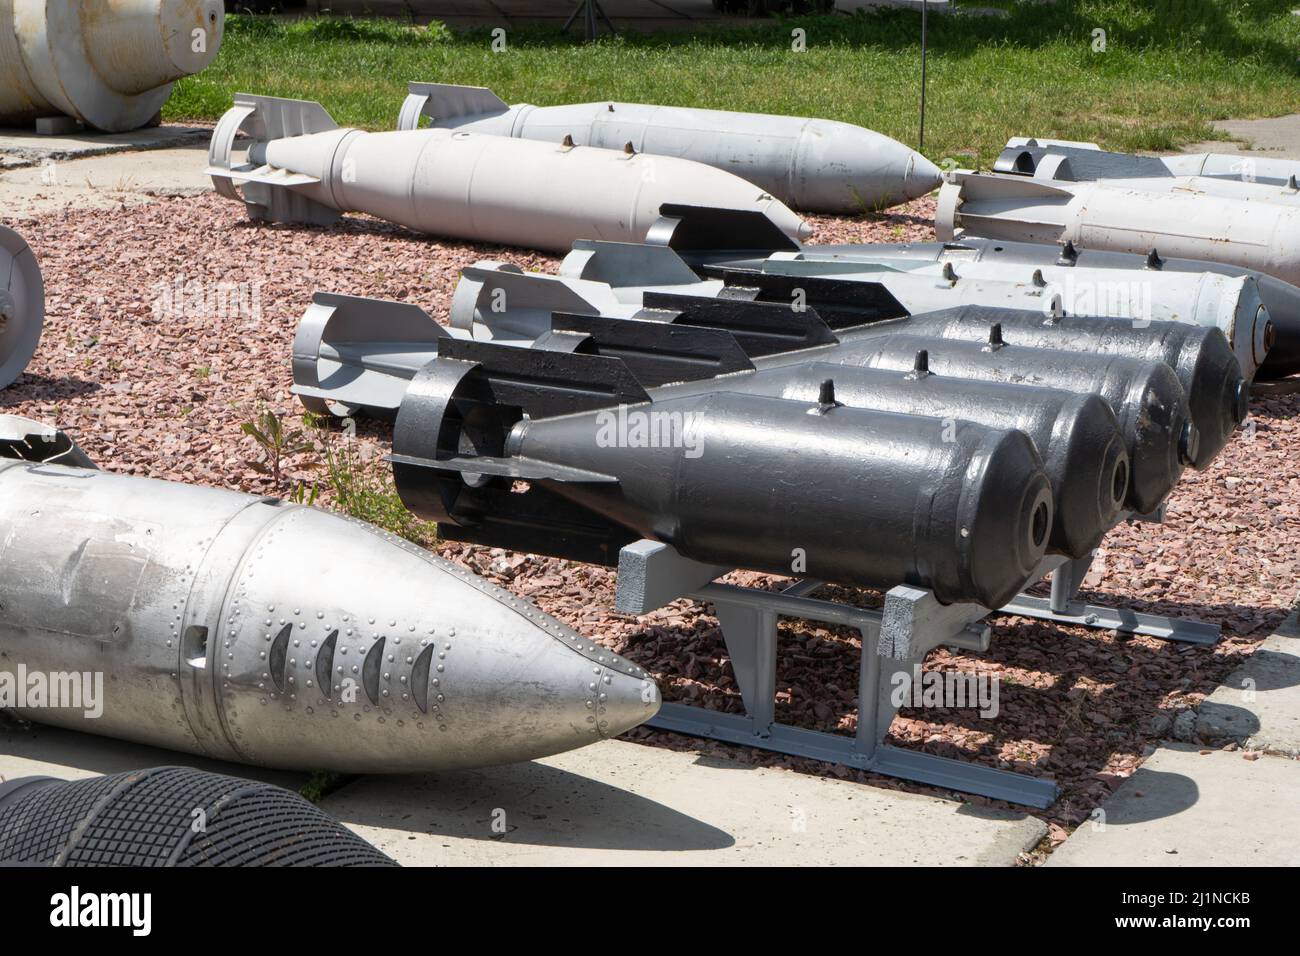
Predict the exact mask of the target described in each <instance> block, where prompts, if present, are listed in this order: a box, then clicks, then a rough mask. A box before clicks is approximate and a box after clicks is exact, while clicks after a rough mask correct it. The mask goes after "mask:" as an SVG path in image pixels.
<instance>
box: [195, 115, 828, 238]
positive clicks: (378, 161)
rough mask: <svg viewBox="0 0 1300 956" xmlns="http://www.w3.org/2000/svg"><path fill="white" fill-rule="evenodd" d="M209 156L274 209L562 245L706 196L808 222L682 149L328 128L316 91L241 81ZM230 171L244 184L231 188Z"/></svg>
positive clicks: (291, 217) (786, 227)
mask: <svg viewBox="0 0 1300 956" xmlns="http://www.w3.org/2000/svg"><path fill="white" fill-rule="evenodd" d="M313 107H314V109H313ZM262 114H267V115H262ZM249 123H251V124H252V129H251V130H250V132H251V133H252V134H253V135H254V136H256V137H257V140H256V141H255V142H254V143H253V145H252V146H251V147H250V148H249V150H248V158H249V162H248V163H247V164H244V165H243V166H241V167H237V168H235V167H231V165H230V154H231V148H232V145H233V141H234V136H235V134H236V133H237V132H238V131H239V130H240V129H242V128H244V126H245V125H246V124H249ZM259 124H260V125H259ZM209 158H210V160H211V165H210V167H209V170H208V172H209V173H210V174H211V175H212V176H213V177H214V180H215V181H216V185H217V187H218V190H219V191H221V192H222V194H223V195H227V196H230V197H232V198H236V199H239V198H243V199H244V201H245V202H246V203H248V205H249V207H250V210H252V211H253V212H254V213H255V215H257V216H258V217H260V218H268V219H273V220H276V219H278V220H284V221H299V220H305V221H317V222H320V221H328V220H329V219H330V218H331V217H335V216H337V214H338V213H340V212H362V213H369V214H370V215H373V216H378V217H379V218H381V219H386V220H388V221H390V222H395V223H398V224H399V225H403V226H407V227H409V228H411V229H415V230H418V231H420V232H427V233H430V234H433V235H443V236H452V237H455V238H459V239H468V240H474V241H479V242H493V243H503V244H506V245H517V246H525V247H528V248H535V249H555V250H567V249H568V248H569V247H570V246H571V245H572V244H573V243H574V242H575V241H576V240H578V239H582V238H589V237H593V236H594V237H598V238H605V239H619V240H628V241H632V240H640V239H642V238H644V236H645V234H646V232H647V231H649V229H650V227H651V226H652V225H653V224H654V223H655V222H656V221H658V219H659V218H660V215H659V209H660V207H661V206H662V205H663V204H665V203H677V202H691V201H710V202H713V203H714V204H716V205H719V206H725V207H731V208H735V209H744V210H752V211H756V212H760V213H762V214H763V215H765V216H766V217H768V218H769V219H770V220H771V221H772V222H773V223H775V224H776V225H777V226H778V227H779V228H780V229H781V230H783V231H784V232H785V233H786V234H787V235H790V236H796V237H802V236H807V235H809V234H810V233H811V229H810V228H809V227H808V226H807V225H805V224H804V223H803V222H802V221H801V220H800V219H799V217H798V216H796V215H795V214H794V213H793V212H792V211H791V210H790V209H789V208H788V207H786V206H785V205H784V204H783V203H781V202H780V201H778V200H776V199H774V198H773V197H772V196H770V195H768V194H767V193H764V192H763V190H761V189H760V188H759V187H757V186H754V185H752V184H751V183H747V182H745V181H744V180H743V179H740V178H739V177H738V176H734V175H732V174H731V173H728V172H725V171H724V170H720V169H714V168H712V167H710V166H705V165H703V164H700V163H693V162H691V161H689V160H685V159H675V158H672V157H668V156H649V155H646V154H642V153H636V152H631V153H629V152H624V151H623V150H607V149H596V148H593V147H588V146H574V145H571V144H566V143H564V142H561V141H556V142H552V143H542V142H534V141H531V140H519V139H511V138H509V137H502V136H490V135H487V134H484V133H471V132H463V131H456V130H445V129H421V130H401V131H396V132H385V133H368V132H365V131H363V130H359V129H348V128H339V127H338V126H337V125H336V124H334V122H333V120H331V119H330V118H329V116H328V115H327V114H326V113H325V112H324V110H323V109H321V108H320V105H319V104H317V103H308V102H305V101H295V100H279V99H276V98H273V97H256V96H253V97H250V96H245V95H244V94H240V96H239V97H237V98H236V105H235V107H234V108H233V109H232V110H230V111H228V112H227V114H226V116H225V117H223V119H222V121H221V123H219V124H218V127H217V130H216V131H215V132H214V134H213V140H212V146H211V148H210V152H209ZM236 182H244V183H247V184H249V186H251V187H252V190H253V191H252V193H251V194H249V193H248V189H249V186H245V192H246V195H245V196H243V197H241V196H239V195H238V194H237V193H235V192H234V191H233V183H236ZM268 192H278V193H280V194H281V195H280V196H279V197H278V199H277V197H275V196H267V195H264V194H266V193H268ZM286 194H287V195H286ZM294 200H297V206H296V207H295V205H294Z"/></svg>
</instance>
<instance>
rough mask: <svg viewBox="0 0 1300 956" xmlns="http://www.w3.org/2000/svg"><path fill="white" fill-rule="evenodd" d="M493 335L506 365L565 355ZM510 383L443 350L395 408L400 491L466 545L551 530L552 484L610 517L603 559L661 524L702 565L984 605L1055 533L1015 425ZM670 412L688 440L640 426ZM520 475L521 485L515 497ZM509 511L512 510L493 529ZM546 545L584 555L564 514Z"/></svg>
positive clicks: (556, 494)
mask: <svg viewBox="0 0 1300 956" xmlns="http://www.w3.org/2000/svg"><path fill="white" fill-rule="evenodd" d="M497 348H504V353H498V354H499V355H501V356H502V361H504V362H506V363H507V364H511V363H513V362H515V361H527V362H529V363H540V364H541V365H543V366H550V367H552V368H555V367H558V366H556V365H555V364H554V363H557V362H560V361H561V357H560V356H554V355H545V354H540V355H539V354H533V355H526V356H521V355H518V354H515V355H511V354H508V353H523V352H526V351H533V350H524V349H515V348H508V347H497ZM477 351H478V352H484V351H486V354H488V355H491V352H492V349H491V348H488V349H486V350H485V349H483V348H482V347H479V348H478V349H477ZM568 358H574V359H576V360H577V361H578V364H579V366H580V365H581V364H585V362H586V359H587V358H588V357H587V356H569V357H568ZM509 388H510V385H509V383H507V382H506V381H505V374H504V373H500V374H498V373H497V372H495V371H494V370H493V369H492V368H490V367H488V366H486V365H485V364H483V363H472V362H467V361H464V360H461V359H458V358H446V357H443V356H440V357H439V358H438V359H437V360H436V361H434V362H432V363H430V364H429V365H428V366H427V367H426V368H424V369H423V370H421V371H420V373H419V374H418V375H416V377H415V379H414V380H413V381H412V383H411V387H410V390H409V391H408V392H407V394H406V397H405V398H404V399H403V401H402V407H401V409H400V411H399V412H398V416H397V424H396V427H395V430H394V439H393V451H394V477H395V479H396V482H397V487H398V491H399V493H400V494H401V495H402V499H403V501H404V502H405V503H406V504H407V506H408V507H409V508H411V509H412V510H414V511H415V512H416V513H418V514H421V515H422V516H424V517H428V518H432V519H435V520H438V521H439V522H440V527H447V528H448V529H457V528H459V529H461V533H463V534H464V535H465V537H466V538H467V539H468V540H483V535H482V533H481V532H482V531H483V530H484V529H485V528H486V529H487V531H488V538H489V539H490V535H491V534H492V533H496V532H498V531H499V532H500V533H502V534H505V535H507V536H510V535H514V534H515V533H516V531H517V530H518V529H517V528H512V527H511V524H512V523H514V522H521V523H528V524H531V525H532V526H533V527H534V528H535V529H545V528H546V523H547V516H546V514H545V513H544V512H545V511H546V510H547V509H548V505H547V500H548V499H550V498H558V499H560V500H562V501H563V502H566V503H568V504H569V505H574V506H577V509H578V510H579V512H581V514H585V515H587V516H589V517H588V518H586V519H583V518H581V516H580V517H579V521H582V520H586V521H587V522H588V523H589V524H592V525H598V524H600V523H601V522H605V523H607V524H608V525H609V526H610V533H609V538H610V539H611V540H613V541H614V542H615V546H614V547H608V548H607V549H606V551H605V560H607V561H611V562H612V561H613V560H614V559H615V558H616V557H617V550H616V545H617V543H618V542H621V543H624V544H626V543H631V542H632V541H635V540H637V539H638V538H650V539H653V540H659V541H663V542H664V543H666V544H670V545H672V546H673V547H674V548H676V549H677V550H678V551H679V552H680V553H681V554H682V555H684V556H685V557H688V558H691V559H693V560H696V561H700V562H703V563H706V564H714V565H720V566H734V567H744V568H751V569H755V570H762V571H768V572H771V573H776V574H790V573H794V574H796V575H798V576H808V577H815V578H819V579H823V580H829V581H836V582H840V583H845V584H855V585H859V586H864V587H885V588H888V587H892V586H893V585H895V584H898V583H909V584H913V585H915V586H918V587H926V588H930V589H932V590H933V591H934V593H935V596H936V597H937V598H938V599H939V600H940V601H943V602H945V603H950V602H960V601H973V602H977V603H981V604H985V605H986V606H991V607H996V606H1000V604H1002V603H1005V601H1006V600H1008V599H1009V598H1010V597H1011V596H1012V595H1014V594H1015V593H1016V591H1017V590H1018V589H1019V588H1020V587H1022V586H1023V585H1024V583H1025V581H1026V580H1027V579H1028V578H1029V576H1030V575H1031V574H1032V573H1033V571H1034V569H1035V568H1036V567H1037V565H1038V563H1039V560H1040V559H1041V558H1042V555H1043V554H1044V552H1045V550H1046V547H1047V539H1048V535H1049V533H1050V530H1051V527H1052V517H1053V501H1052V495H1051V487H1050V482H1049V480H1048V478H1047V476H1046V475H1045V473H1044V472H1043V468H1042V462H1041V459H1040V458H1039V455H1038V453H1037V451H1036V449H1035V448H1034V446H1033V444H1032V442H1031V441H1030V440H1029V439H1028V438H1027V437H1026V436H1025V435H1024V434H1023V433H1021V432H1019V431H1015V430H1008V429H996V428H986V427H984V426H981V425H975V424H973V423H963V427H961V428H959V429H955V430H954V433H952V434H949V433H948V432H946V431H945V428H944V423H943V422H942V421H940V420H938V419H929V418H921V417H918V416H913V415H899V414H893V413H888V412H877V411H872V410H867V409H860V408H852V407H846V406H833V407H822V406H820V405H819V404H818V403H816V402H807V401H792V400H785V399H780V398H774V397H768V396H762V395H750V394H741V393H731V392H727V391H725V390H715V391H712V392H709V393H706V394H698V395H687V396H684V397H675V396H673V394H672V392H671V389H668V390H665V391H663V392H662V393H660V392H658V391H656V392H655V395H654V400H653V401H652V402H645V403H641V404H636V405H622V404H619V403H618V402H613V403H606V404H602V405H601V406H600V407H599V408H594V409H590V410H587V411H585V412H580V413H574V414H559V415H543V414H537V415H528V416H524V417H519V416H518V415H517V413H512V412H511V409H510V406H509V405H506V404H504V403H503V402H501V401H500V400H499V397H500V396H503V395H505V394H507V393H508V389H509ZM665 421H666V422H676V423H679V424H680V427H681V431H680V432H679V433H678V434H679V435H680V436H681V437H680V440H677V441H672V440H666V441H665V440H661V441H651V440H646V441H642V440H640V439H639V438H637V437H635V436H634V433H633V429H637V428H639V427H641V425H642V424H644V425H646V426H647V427H654V423H655V422H661V423H662V422H665ZM624 422H627V423H629V424H628V425H627V427H624V425H623V424H622V423H624ZM647 434H648V433H647ZM661 434H662V433H661ZM519 479H523V480H527V481H529V482H530V488H529V491H528V492H527V493H526V494H519V495H513V494H512V492H511V490H510V489H511V485H512V484H513V481H515V480H519ZM533 486H536V487H535V488H534V487H533ZM503 496H504V497H503ZM534 500H536V501H538V502H539V504H538V505H537V507H536V509H531V504H530V503H531V502H532V501H534ZM503 507H505V508H509V509H511V514H510V515H506V516H505V522H504V523H503V524H495V523H494V518H498V517H500V516H501V515H502V511H501V510H500V509H501V508H503ZM530 509H531V510H530ZM556 513H557V514H559V513H560V512H559V511H558V510H556ZM525 514H528V515H529V517H528V518H527V519H525V518H523V515H525ZM503 540H505V539H503ZM513 540H516V541H518V540H520V539H519V538H518V537H515V538H514V539H513ZM536 541H537V542H538V543H537V544H535V545H532V546H535V547H540V548H541V549H542V550H543V553H550V554H555V555H556V556H562V557H570V558H579V559H586V558H585V556H584V553H583V552H579V551H576V550H570V549H568V548H567V547H566V543H565V542H566V539H565V535H564V534H563V533H562V532H561V530H560V529H559V528H558V527H557V530H556V532H555V533H554V534H545V533H541V534H539V535H538V538H537V539H536ZM484 543H487V542H486V541H484Z"/></svg>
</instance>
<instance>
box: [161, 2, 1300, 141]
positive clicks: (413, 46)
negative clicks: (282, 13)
mask: <svg viewBox="0 0 1300 956" xmlns="http://www.w3.org/2000/svg"><path fill="white" fill-rule="evenodd" d="M970 2H971V3H973V4H974V5H977V6H991V5H997V6H1002V7H1005V8H1006V9H1007V10H1008V16H1007V17H1005V18H991V17H988V18H986V17H947V16H941V15H936V16H932V17H931V18H930V29H929V33H930V54H929V73H930V86H929V116H928V119H927V131H926V149H925V152H926V153H927V154H928V155H929V156H930V157H931V158H932V159H935V160H936V161H937V160H941V159H942V158H944V157H954V158H958V159H960V160H961V161H963V162H970V161H971V160H972V159H974V158H978V160H979V161H980V162H982V163H985V164H986V163H988V162H990V161H991V160H992V159H993V158H994V157H995V156H996V155H997V152H998V149H999V147H1000V145H1001V144H1002V143H1003V142H1005V140H1006V138H1007V136H1009V135H1013V134H1037V135H1041V136H1054V137H1060V138H1066V139H1085V140H1095V141H1100V142H1101V143H1102V144H1103V145H1105V146H1107V147H1110V148H1113V149H1123V150H1134V149H1169V148H1173V147H1176V146H1178V145H1181V144H1184V143H1187V142H1193V141H1197V140H1200V139H1207V138H1214V137H1215V134H1214V131H1213V129H1212V127H1211V126H1210V122H1211V121H1212V120H1216V119H1227V118H1249V117H1257V116H1278V115H1283V114H1286V113H1291V112H1295V111H1297V110H1300V17H1297V16H1294V15H1292V13H1291V10H1292V9H1295V8H1297V7H1300V0H1253V2H1247V0H1147V2H1139V0H1059V2H1058V3H1057V4H1055V5H1049V6H1044V5H1039V4H1033V3H1029V4H1026V3H1020V2H1014V0H1001V2H998V0H970ZM796 26H797V27H802V28H803V29H805V30H806V31H807V39H808V49H807V52H804V53H794V52H792V51H791V43H790V36H791V30H792V29H793V28H795V27H796ZM1098 28H1100V29H1104V30H1105V31H1106V41H1107V49H1106V52H1104V53H1096V52H1093V49H1092V45H1093V31H1094V30H1095V29H1098ZM919 35H920V16H919V14H916V13H912V12H910V11H886V12H882V13H878V14H873V15H870V16H867V15H859V16H856V17H843V16H840V17H799V18H793V19H789V20H773V21H772V22H771V24H770V25H765V26H760V27H754V28H740V27H721V28H714V29H708V30H703V31H697V32H693V33H660V34H652V35H625V36H620V37H617V38H605V39H602V40H600V41H599V42H597V43H594V44H583V43H581V42H579V41H578V39H577V37H576V35H566V34H562V33H560V32H559V31H558V30H555V29H550V28H537V29H518V30H513V31H511V32H510V33H509V34H508V36H507V38H506V41H507V48H506V51H505V52H493V51H492V49H491V35H490V33H489V32H488V31H486V30H480V31H469V32H463V33H452V32H450V31H448V30H447V29H446V28H445V27H443V26H441V25H440V24H435V25H434V26H433V27H418V26H412V25H409V24H406V23H403V22H401V21H379V20H340V19H308V20H299V21H284V20H276V19H271V18H262V17H247V16H232V17H230V18H229V19H228V21H227V28H226V39H225V43H224V45H223V47H222V50H221V53H220V55H219V56H218V58H217V60H216V62H215V63H214V64H213V65H212V66H211V67H209V68H208V69H207V70H206V71H204V72H203V73H202V74H200V75H199V76H196V77H190V78H188V79H185V80H183V81H181V82H180V83H179V84H178V85H177V88H176V92H175V94H174V95H173V96H172V99H171V102H170V103H168V105H167V109H166V116H167V118H168V119H173V120H179V119H216V118H217V117H219V116H220V115H221V114H222V113H223V112H224V111H225V110H226V109H227V108H228V107H229V106H230V103H231V97H232V95H233V94H234V93H235V92H249V93H264V94H270V95H278V96H289V97H297V98H303V99H314V100H319V101H320V102H321V103H322V104H324V106H325V108H326V109H327V110H329V112H330V113H331V115H333V116H334V118H335V119H336V120H337V121H338V122H340V123H342V124H347V125H355V126H363V127H366V128H370V129H389V128H392V126H393V124H394V122H395V120H396V117H397V111H398V108H399V107H400V105H401V102H402V99H403V96H404V95H405V84H406V81H407V80H415V79H420V80H438V81H442V82H450V83H465V84H474V85H480V86H489V87H491V88H492V89H493V90H495V91H496V92H497V93H498V94H499V95H500V96H501V97H502V98H504V99H505V100H506V101H507V102H520V101H523V102H530V103H538V104H543V105H545V104H553V103H565V102H581V101H584V100H592V99H621V100H628V101H641V102H657V103H668V104H675V105H682V106H708V107H714V108H719V109H734V110H753V111H760V112H773V113H788V114H799V115H813V116H824V117H828V118H832V119H839V120H845V121H848V122H853V123H859V124H861V125H864V126H869V127H871V128H873V129H878V130H880V131H881V132H884V133H886V134H888V135H890V136H893V137H895V138H898V139H900V140H903V141H905V142H908V143H914V142H915V140H916V132H917V106H918V90H919V69H920V43H919Z"/></svg>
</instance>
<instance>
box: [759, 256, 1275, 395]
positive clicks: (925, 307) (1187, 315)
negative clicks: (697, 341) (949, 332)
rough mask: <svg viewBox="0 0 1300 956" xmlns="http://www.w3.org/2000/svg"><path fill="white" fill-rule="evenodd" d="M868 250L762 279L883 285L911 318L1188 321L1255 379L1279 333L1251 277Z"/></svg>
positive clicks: (790, 266) (767, 268)
mask: <svg viewBox="0 0 1300 956" xmlns="http://www.w3.org/2000/svg"><path fill="white" fill-rule="evenodd" d="M861 249H862V253H861V255H860V256H859V255H857V254H855V255H854V256H853V257H852V258H846V257H839V256H835V257H828V258H821V257H820V256H819V255H818V252H817V247H816V246H808V247H807V248H806V249H805V250H804V251H802V252H798V253H776V254H775V255H773V256H772V257H771V258H769V259H768V260H767V261H765V262H764V263H763V272H765V273H767V274H769V275H790V276H813V277H818V278H832V279H845V280H850V281H859V282H877V283H879V284H881V285H883V286H884V287H885V288H886V289H888V290H889V291H890V293H891V294H893V296H894V297H895V298H897V299H898V301H899V302H901V303H902V304H903V305H904V306H906V307H907V310H908V311H909V312H912V313H918V312H932V311H935V310H938V309H946V308H951V307H953V306H957V305H989V306H1001V307H1004V308H1008V309H1038V310H1041V311H1042V312H1043V313H1044V314H1046V315H1051V314H1058V313H1064V314H1066V315H1086V316H1096V317H1099V318H1117V319H1132V320H1133V321H1134V322H1138V323H1141V322H1151V321H1169V322H1187V323H1190V324H1192V325H1202V326H1207V327H1210V328H1217V329H1220V330H1221V331H1222V332H1223V334H1224V336H1225V337H1226V338H1227V340H1228V344H1229V345H1230V346H1231V347H1232V351H1233V354H1234V355H1236V356H1237V361H1238V363H1239V364H1240V365H1241V372H1242V374H1243V375H1244V376H1246V377H1247V378H1253V377H1254V375H1255V373H1256V371H1258V369H1259V367H1260V365H1261V363H1263V361H1264V359H1265V357H1266V356H1267V355H1268V351H1269V348H1270V347H1271V346H1272V343H1273V339H1274V337H1275V334H1276V333H1275V330H1274V328H1273V324H1272V321H1271V318H1270V316H1269V312H1268V309H1267V308H1266V307H1265V306H1264V303H1263V300H1262V298H1261V297H1260V292H1259V284H1258V283H1257V282H1256V281H1255V279H1254V278H1252V277H1251V276H1248V275H1240V276H1227V275H1220V274H1218V273H1213V272H1198V273H1179V272H1162V271H1159V270H1158V269H1142V270H1134V269H1097V268H1088V267H1086V266H1062V265H1050V266H1037V267H1031V266H1023V265H1013V264H1007V263H1000V262H996V261H979V260H973V261H961V262H945V263H944V264H942V265H940V264H938V263H933V262H922V261H919V260H908V259H901V258H900V259H889V258H885V257H882V258H873V256H872V247H870V246H863V247H861Z"/></svg>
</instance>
